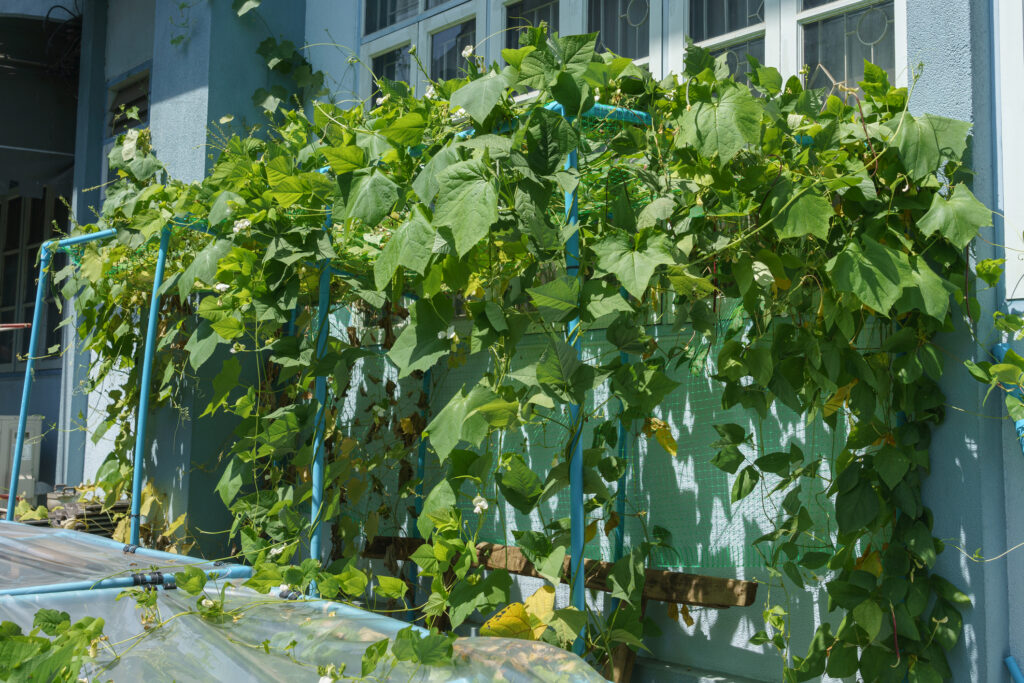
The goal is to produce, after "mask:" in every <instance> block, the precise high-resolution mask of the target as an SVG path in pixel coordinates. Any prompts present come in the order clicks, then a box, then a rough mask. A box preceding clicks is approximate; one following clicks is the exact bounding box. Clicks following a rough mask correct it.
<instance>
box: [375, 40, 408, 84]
mask: <svg viewBox="0 0 1024 683" xmlns="http://www.w3.org/2000/svg"><path fill="white" fill-rule="evenodd" d="M373 75H374V77H375V78H386V79H387V80H389V81H401V82H403V83H408V82H409V75H410V59H409V48H408V47H406V46H402V47H399V48H396V49H394V50H391V51H390V52H385V53H384V54H382V55H378V56H376V57H374V58H373Z"/></svg>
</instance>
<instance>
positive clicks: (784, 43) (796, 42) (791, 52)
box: [765, 0, 804, 80]
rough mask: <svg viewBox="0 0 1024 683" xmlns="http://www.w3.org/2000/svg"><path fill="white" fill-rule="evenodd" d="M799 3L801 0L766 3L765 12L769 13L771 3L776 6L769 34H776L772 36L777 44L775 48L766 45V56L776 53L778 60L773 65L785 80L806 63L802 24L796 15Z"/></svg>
mask: <svg viewBox="0 0 1024 683" xmlns="http://www.w3.org/2000/svg"><path fill="white" fill-rule="evenodd" d="M799 3H800V0H768V2H766V3H765V12H766V13H767V11H768V5H769V4H770V5H771V6H772V7H773V8H774V16H775V24H774V25H773V26H772V29H773V30H769V32H768V33H769V35H771V34H772V33H774V34H775V35H774V36H772V40H773V41H774V43H775V45H774V46H773V49H769V47H768V46H767V45H766V46H765V56H766V57H767V55H775V59H776V60H777V61H776V63H775V64H772V66H774V67H775V68H777V69H778V70H779V71H780V72H781V73H782V78H783V79H784V80H785V79H788V78H789V77H790V76H793V75H795V74H796V73H797V72H798V71H799V70H800V66H801V65H802V64H803V63H804V58H803V47H802V46H803V41H802V39H801V31H800V25H799V24H798V23H797V20H796V15H797V14H798V13H799V11H800V7H799ZM765 19H767V16H766V17H765Z"/></svg>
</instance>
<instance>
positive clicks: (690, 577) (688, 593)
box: [363, 536, 757, 609]
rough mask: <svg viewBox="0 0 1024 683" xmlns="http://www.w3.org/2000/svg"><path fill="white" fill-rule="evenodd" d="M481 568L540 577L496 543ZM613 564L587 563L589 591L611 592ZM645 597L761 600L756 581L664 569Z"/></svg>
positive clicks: (405, 552)
mask: <svg viewBox="0 0 1024 683" xmlns="http://www.w3.org/2000/svg"><path fill="white" fill-rule="evenodd" d="M422 544H423V540H422V539H419V538H406V537H398V536H377V537H376V538H374V539H373V542H372V543H370V544H369V545H368V546H367V547H366V549H365V550H364V551H363V556H364V557H368V558H376V559H383V558H384V556H385V554H386V553H387V552H388V549H389V548H391V549H392V552H393V553H394V554H393V555H392V557H394V559H396V560H407V559H409V556H410V555H412V553H413V552H414V551H415V550H416V548H418V547H419V546H421V545H422ZM476 550H477V557H478V558H479V564H481V565H483V566H484V567H486V568H487V569H507V570H508V571H509V572H510V573H512V574H518V575H520V576H535V577H539V576H540V574H539V573H538V572H537V570H536V568H534V566H533V563H532V562H530V561H529V560H528V559H526V556H524V555H523V553H522V551H521V550H520V549H519V548H516V547H514V546H505V545H499V544H496V543H478V544H477V546H476ZM611 570H612V563H611V562H600V561H597V560H584V561H583V574H584V577H585V585H586V587H587V588H590V589H593V590H599V591H604V592H610V591H611V588H610V587H609V585H608V576H609V575H610V574H611ZM568 575H569V558H565V562H564V564H563V565H562V581H563V582H566V579H565V577H567V576H568ZM645 578H646V581H645V582H644V593H643V597H644V599H645V600H658V601H660V602H674V603H677V604H683V605H695V606H699V607H716V608H722V609H724V608H727V607H749V606H750V605H752V604H754V600H755V599H756V597H757V584H756V583H755V582H753V581H740V580H738V579H725V578H721V577H717V576H703V575H700V574H685V573H682V572H671V571H665V570H661V569H648V570H646V577H645Z"/></svg>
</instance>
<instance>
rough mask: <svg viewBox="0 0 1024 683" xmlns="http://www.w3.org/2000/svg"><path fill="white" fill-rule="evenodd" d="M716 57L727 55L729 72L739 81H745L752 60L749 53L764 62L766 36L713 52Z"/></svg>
mask: <svg viewBox="0 0 1024 683" xmlns="http://www.w3.org/2000/svg"><path fill="white" fill-rule="evenodd" d="M711 54H712V55H714V56H715V57H717V56H719V55H723V54H724V55H726V60H727V61H728V64H729V72H730V73H731V74H732V75H733V78H735V79H736V80H737V81H745V80H746V78H747V74H749V73H750V62H749V61H748V60H747V55H750V56H751V57H753V58H754V59H756V60H757V61H759V62H761V63H762V64H764V38H754V39H753V40H748V41H747V42H745V43H735V44H733V45H730V46H728V47H723V48H722V49H720V50H713V51H712V52H711Z"/></svg>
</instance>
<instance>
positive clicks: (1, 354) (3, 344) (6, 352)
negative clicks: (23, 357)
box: [0, 308, 17, 363]
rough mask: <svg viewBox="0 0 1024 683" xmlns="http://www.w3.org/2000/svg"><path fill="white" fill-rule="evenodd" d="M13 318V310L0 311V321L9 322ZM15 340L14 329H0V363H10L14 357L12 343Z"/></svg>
mask: <svg viewBox="0 0 1024 683" xmlns="http://www.w3.org/2000/svg"><path fill="white" fill-rule="evenodd" d="M13 322H17V321H16V320H15V319H14V310H13V309H10V308H9V309H7V310H6V311H0V323H5V324H10V323H13ZM16 341H17V339H16V338H15V333H14V331H13V330H12V331H8V332H3V331H0V363H10V362H11V360H12V359H13V358H14V344H15V342H16Z"/></svg>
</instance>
